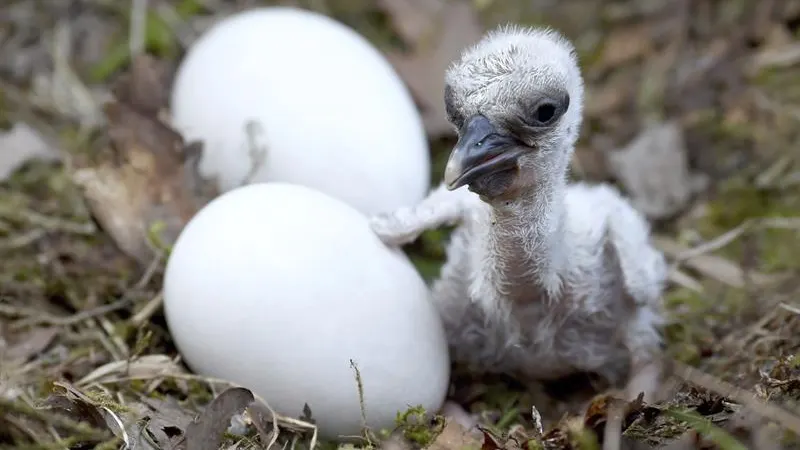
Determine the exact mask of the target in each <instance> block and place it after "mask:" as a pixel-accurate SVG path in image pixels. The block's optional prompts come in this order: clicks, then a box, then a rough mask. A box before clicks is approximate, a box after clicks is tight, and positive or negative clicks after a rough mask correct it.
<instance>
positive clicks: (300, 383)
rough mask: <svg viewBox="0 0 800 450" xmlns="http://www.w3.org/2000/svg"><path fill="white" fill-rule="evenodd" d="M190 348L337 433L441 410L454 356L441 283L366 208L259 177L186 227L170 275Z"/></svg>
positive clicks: (192, 357) (210, 369)
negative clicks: (439, 301) (438, 303)
mask: <svg viewBox="0 0 800 450" xmlns="http://www.w3.org/2000/svg"><path fill="white" fill-rule="evenodd" d="M164 308H165V314H166V318H167V323H168V325H169V329H170V331H171V333H172V336H173V338H174V340H175V343H176V345H177V347H178V350H179V351H180V353H181V354H182V356H183V358H184V359H185V361H186V362H187V364H188V365H189V366H190V367H191V368H192V369H193V370H195V371H196V372H198V373H202V374H205V375H208V376H214V377H219V378H224V379H227V380H230V381H233V382H236V383H239V384H241V385H243V386H246V387H248V388H250V389H252V390H253V391H254V392H256V393H257V394H259V395H261V396H262V397H263V398H264V399H265V400H266V401H267V402H268V403H269V404H270V406H272V407H273V408H275V409H276V410H277V411H278V412H280V413H282V414H284V415H287V416H291V417H298V416H300V415H301V414H302V410H303V405H304V404H306V403H308V405H309V406H310V408H311V411H312V415H313V417H314V418H315V419H316V421H317V424H318V426H319V430H320V433H321V434H322V435H323V436H327V437H331V438H335V437H337V436H343V435H349V436H354V435H358V434H359V433H360V431H361V429H362V428H361V408H360V404H359V393H358V387H357V382H356V376H355V371H354V369H353V368H352V367H351V365H350V361H351V360H352V361H353V362H354V363H355V365H356V367H357V368H358V370H359V371H360V374H361V379H362V382H363V395H364V400H365V406H366V407H365V411H366V416H367V424H368V426H369V427H370V428H371V429H373V430H379V429H382V428H388V429H392V428H393V427H394V419H395V416H396V413H397V412H398V411H405V410H406V409H408V407H409V406H414V405H422V406H423V407H425V408H426V410H427V411H430V412H435V411H437V410H438V409H439V408H440V406H441V405H442V402H443V401H444V396H445V394H446V390H447V386H448V382H449V375H450V372H449V370H450V366H449V357H448V350H447V344H446V340H445V335H444V330H443V326H442V323H441V320H440V318H439V315H438V313H437V311H436V310H435V308H434V306H433V305H432V303H430V302H429V300H428V289H427V286H426V285H425V283H424V281H423V280H422V278H421V277H420V276H419V274H418V273H417V271H416V270H415V268H414V267H413V266H412V265H411V263H410V262H409V260H408V259H407V258H406V256H405V255H404V254H403V253H402V252H400V251H399V250H396V249H391V248H389V247H387V246H385V245H384V244H383V243H382V242H380V241H379V239H378V238H377V237H376V236H375V235H374V233H373V232H372V231H371V229H370V228H369V224H368V221H367V219H366V218H365V216H364V215H363V214H361V213H360V212H358V211H357V210H356V209H354V208H352V207H351V206H349V205H347V204H346V203H344V202H342V201H340V200H337V199H335V198H333V197H330V196H328V195H325V194H323V193H321V192H318V191H316V190H313V189H311V188H307V187H304V186H300V185H292V184H288V183H259V184H251V185H248V186H245V187H241V188H237V189H234V190H232V191H230V192H227V193H225V194H223V195H221V196H220V197H217V198H216V199H214V200H212V201H211V202H210V203H209V204H208V205H206V206H205V207H204V208H203V209H202V210H200V212H198V213H197V215H195V216H194V217H193V218H192V220H191V221H190V222H189V224H188V225H187V226H186V228H185V229H184V230H183V232H182V233H181V235H180V236H179V237H178V239H177V241H176V243H175V245H174V247H173V250H172V252H171V254H170V257H169V261H168V263H167V268H166V273H165V278H164Z"/></svg>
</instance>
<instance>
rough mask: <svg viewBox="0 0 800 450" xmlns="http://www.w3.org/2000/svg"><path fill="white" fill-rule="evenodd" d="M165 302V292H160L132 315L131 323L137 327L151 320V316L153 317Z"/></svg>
mask: <svg viewBox="0 0 800 450" xmlns="http://www.w3.org/2000/svg"><path fill="white" fill-rule="evenodd" d="M163 304H164V293H163V292H159V293H158V294H156V296H155V297H153V298H152V299H151V300H150V301H148V302H147V304H145V305H144V308H142V309H141V310H140V311H139V312H137V313H136V314H134V316H133V317H131V325H133V326H134V327H135V328H139V327H140V326H141V325H142V324H143V323H145V322H147V321H149V320H150V318H151V317H153V314H155V312H156V311H158V309H159V308H161V305H163Z"/></svg>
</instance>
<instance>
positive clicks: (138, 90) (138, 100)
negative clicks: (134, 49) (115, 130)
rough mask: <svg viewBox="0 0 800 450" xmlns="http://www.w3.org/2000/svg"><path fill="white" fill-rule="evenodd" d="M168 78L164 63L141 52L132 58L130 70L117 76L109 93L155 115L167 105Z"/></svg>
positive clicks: (134, 107) (144, 112) (141, 110)
mask: <svg viewBox="0 0 800 450" xmlns="http://www.w3.org/2000/svg"><path fill="white" fill-rule="evenodd" d="M169 79H170V74H169V72H168V71H167V67H166V64H164V63H163V62H161V61H159V60H157V59H155V58H153V57H151V56H150V55H148V54H146V53H142V54H139V55H137V56H136V57H135V58H134V59H133V61H132V62H131V69H130V71H129V72H128V73H125V74H122V75H120V76H119V78H117V80H116V82H115V83H114V85H113V86H112V87H111V93H112V94H114V96H115V97H116V98H117V100H118V101H120V102H123V103H126V104H127V105H129V106H130V107H131V108H133V109H135V110H137V111H138V112H140V113H142V114H146V115H153V116H155V115H157V114H158V112H159V111H160V110H161V109H162V108H166V107H167V103H168V101H169Z"/></svg>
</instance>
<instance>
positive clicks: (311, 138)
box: [171, 7, 430, 213]
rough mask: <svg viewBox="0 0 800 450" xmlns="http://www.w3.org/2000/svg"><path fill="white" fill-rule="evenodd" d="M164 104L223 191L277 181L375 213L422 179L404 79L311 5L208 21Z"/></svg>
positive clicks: (403, 198) (413, 194)
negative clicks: (197, 147)
mask: <svg viewBox="0 0 800 450" xmlns="http://www.w3.org/2000/svg"><path fill="white" fill-rule="evenodd" d="M171 108H172V116H173V123H174V126H175V128H176V129H177V130H179V131H180V132H181V133H182V134H183V135H184V137H185V138H186V140H187V141H194V140H200V141H202V142H203V143H204V145H205V149H204V153H203V160H202V161H201V165H200V171H201V174H203V175H205V176H216V177H218V180H219V183H220V188H221V189H222V190H224V191H225V190H230V189H233V188H235V187H237V186H239V185H240V184H242V183H243V182H247V181H255V182H259V181H285V182H291V183H297V184H302V185H306V186H309V187H313V188H315V189H318V190H320V191H322V192H325V193H326V194H328V195H332V196H334V197H336V198H339V199H341V200H344V201H345V202H347V203H349V204H350V205H352V206H354V207H355V208H356V209H358V210H360V211H362V212H364V213H377V212H382V211H391V210H394V209H396V208H398V207H401V206H410V205H413V204H415V203H417V202H418V201H419V200H421V199H422V198H423V196H424V195H425V194H426V193H427V191H428V189H429V187H430V158H429V152H428V144H427V140H426V136H425V131H424V127H423V124H422V121H421V118H420V116H419V112H418V111H417V109H416V106H415V104H414V101H413V99H412V97H411V95H410V93H409V91H408V89H407V88H406V86H405V85H404V83H403V82H402V80H401V79H400V78H399V77H398V75H397V74H396V72H395V71H394V69H393V68H392V67H391V65H390V64H389V62H388V61H387V60H386V59H385V58H384V56H383V55H382V54H381V53H380V52H379V51H378V50H377V49H375V48H374V47H373V46H372V45H371V44H370V43H369V42H368V41H367V40H366V39H364V38H363V37H362V36H361V35H359V34H357V33H356V32H355V31H353V30H352V29H350V28H348V27H346V26H345V25H343V24H341V23H339V22H337V21H335V20H333V19H330V18H328V17H326V16H323V15H320V14H317V13H313V12H310V11H303V10H300V9H295V8H289V7H266V8H258V9H253V10H249V11H246V12H242V13H238V14H235V15H233V16H230V17H228V18H226V19H224V20H222V21H221V22H219V23H217V24H216V25H214V26H213V27H212V28H211V29H210V30H208V31H207V32H206V33H205V34H204V35H202V36H201V37H200V39H199V40H198V41H197V42H196V43H195V44H194V45H193V46H192V47H191V48H190V50H189V52H188V53H187V55H186V57H185V58H184V59H183V61H182V62H181V64H180V67H179V68H178V71H177V74H176V77H175V82H174V85H173V91H172V98H171ZM251 123H252V124H253V125H252V126H250V128H248V124H251ZM248 130H249V131H248ZM253 167H256V168H257V169H256V170H254V171H252V172H251V169H253Z"/></svg>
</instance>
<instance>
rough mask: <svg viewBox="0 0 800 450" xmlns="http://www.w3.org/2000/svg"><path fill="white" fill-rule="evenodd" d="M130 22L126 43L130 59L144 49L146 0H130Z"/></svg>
mask: <svg viewBox="0 0 800 450" xmlns="http://www.w3.org/2000/svg"><path fill="white" fill-rule="evenodd" d="M131 3H132V4H131V22H130V27H131V29H130V35H129V37H128V45H129V49H130V54H131V59H133V58H134V57H135V56H137V55H139V54H140V53H142V51H144V44H145V29H146V26H147V6H148V5H147V0H132V2H131Z"/></svg>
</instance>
